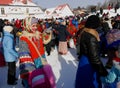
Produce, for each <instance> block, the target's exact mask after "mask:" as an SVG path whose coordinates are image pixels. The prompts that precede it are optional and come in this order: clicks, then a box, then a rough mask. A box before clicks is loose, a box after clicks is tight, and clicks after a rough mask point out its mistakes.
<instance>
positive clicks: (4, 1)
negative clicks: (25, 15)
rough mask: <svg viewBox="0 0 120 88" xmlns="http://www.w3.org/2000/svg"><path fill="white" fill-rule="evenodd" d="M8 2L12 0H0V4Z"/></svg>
mask: <svg viewBox="0 0 120 88" xmlns="http://www.w3.org/2000/svg"><path fill="white" fill-rule="evenodd" d="M10 3H12V0H1V1H0V4H4V5H8V4H10Z"/></svg>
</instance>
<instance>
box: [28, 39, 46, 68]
mask: <svg viewBox="0 0 120 88" xmlns="http://www.w3.org/2000/svg"><path fill="white" fill-rule="evenodd" d="M27 38H28V37H27ZM28 40H29V41H30V42H31V44H32V45H33V46H34V48H35V50H36V51H37V53H38V55H39V57H38V58H36V59H35V60H34V64H35V66H36V68H41V67H43V65H45V64H47V60H46V58H45V56H44V55H43V56H41V54H40V53H39V51H38V49H37V47H36V45H35V44H34V43H33V41H32V40H31V39H29V38H28Z"/></svg>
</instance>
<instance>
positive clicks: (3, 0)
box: [0, 0, 32, 5]
mask: <svg viewBox="0 0 120 88" xmlns="http://www.w3.org/2000/svg"><path fill="white" fill-rule="evenodd" d="M27 1H28V2H32V0H1V1H0V4H2V5H9V4H13V3H15V2H21V3H22V4H27Z"/></svg>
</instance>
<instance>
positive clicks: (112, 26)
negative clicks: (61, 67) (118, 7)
mask: <svg viewBox="0 0 120 88" xmlns="http://www.w3.org/2000/svg"><path fill="white" fill-rule="evenodd" d="M101 14H102V13H101ZM0 32H1V44H2V48H1V50H0V51H1V53H0V54H3V55H4V59H5V62H6V63H7V66H8V76H7V83H8V84H9V85H16V84H17V78H16V61H17V60H18V61H19V68H20V78H21V79H22V82H21V83H22V85H23V86H24V87H25V88H31V85H29V84H30V83H29V76H30V75H31V73H32V72H33V71H35V70H37V69H43V68H44V67H45V66H46V65H49V63H48V62H47V60H46V54H45V52H46V53H47V55H48V56H49V55H51V52H52V51H53V50H54V49H55V48H56V47H57V49H58V53H59V54H60V55H66V54H67V52H68V48H71V46H70V40H71V39H72V40H73V43H74V45H75V47H77V48H76V54H77V55H78V58H76V60H78V61H79V64H78V69H77V72H76V79H75V88H102V84H104V85H106V84H112V83H117V82H119V79H118V78H119V74H118V73H119V71H120V69H119V63H120V62H119V59H120V34H119V33H120V15H119V14H118V15H117V16H115V17H111V18H110V17H109V16H108V14H103V15H102V17H99V15H98V14H96V15H91V16H86V17H81V16H80V15H77V16H69V17H65V18H56V19H54V18H51V19H38V18H35V17H27V18H25V19H13V20H12V21H11V22H10V21H9V20H8V19H5V20H2V19H1V20H0ZM17 49H18V50H17ZM116 52H117V53H116ZM101 57H107V58H108V62H107V63H106V64H105V66H104V64H103V62H102V61H101ZM49 68H51V67H50V65H49ZM107 69H110V72H109V71H107ZM43 70H45V68H44V69H43ZM49 72H51V78H52V82H51V81H50V79H49V78H47V80H48V81H46V82H47V84H48V85H46V84H45V83H43V84H41V88H56V85H55V79H54V75H53V73H52V70H50V71H49ZM111 73H114V74H112V75H111ZM44 74H46V75H48V74H50V73H47V72H46V71H45V72H44ZM113 77H114V79H113ZM38 79H40V78H39V77H38ZM35 80H37V79H34V81H35ZM116 86H117V85H116ZM37 87H38V86H36V87H35V88H37Z"/></svg>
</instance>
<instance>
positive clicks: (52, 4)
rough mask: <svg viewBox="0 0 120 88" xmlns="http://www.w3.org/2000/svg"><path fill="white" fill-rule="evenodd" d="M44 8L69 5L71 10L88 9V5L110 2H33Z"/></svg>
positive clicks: (41, 0) (89, 0) (48, 0)
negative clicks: (77, 8)
mask: <svg viewBox="0 0 120 88" xmlns="http://www.w3.org/2000/svg"><path fill="white" fill-rule="evenodd" d="M32 1H33V2H35V3H36V4H38V5H39V6H41V7H42V8H50V7H51V8H52V7H55V6H57V5H61V4H65V3H68V4H69V5H70V7H71V8H76V7H78V6H80V7H86V6H87V5H97V4H98V3H99V2H100V3H104V2H105V1H108V0H32Z"/></svg>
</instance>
